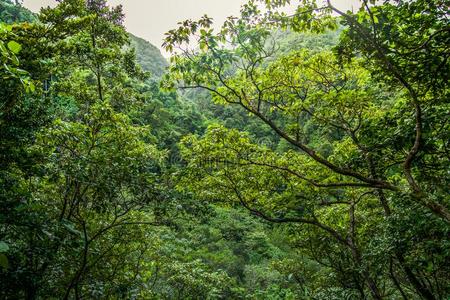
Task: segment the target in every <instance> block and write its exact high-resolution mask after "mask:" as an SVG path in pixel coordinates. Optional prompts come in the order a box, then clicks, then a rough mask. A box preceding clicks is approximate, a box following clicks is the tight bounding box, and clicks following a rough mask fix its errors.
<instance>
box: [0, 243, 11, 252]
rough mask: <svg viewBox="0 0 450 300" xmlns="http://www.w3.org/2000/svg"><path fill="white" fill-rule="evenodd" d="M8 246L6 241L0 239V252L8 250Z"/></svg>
mask: <svg viewBox="0 0 450 300" xmlns="http://www.w3.org/2000/svg"><path fill="white" fill-rule="evenodd" d="M8 250H9V246H8V244H7V243H5V242H3V241H0V253H1V252H8Z"/></svg>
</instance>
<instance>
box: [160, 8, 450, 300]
mask: <svg viewBox="0 0 450 300" xmlns="http://www.w3.org/2000/svg"><path fill="white" fill-rule="evenodd" d="M305 3H307V4H306V5H303V6H300V7H299V8H298V10H297V12H296V14H295V15H294V16H286V15H283V14H282V13H278V12H277V10H276V8H277V7H278V6H279V5H282V4H284V1H276V2H275V1H274V2H269V1H268V3H267V4H268V8H269V9H270V12H269V13H265V14H264V15H263V14H262V13H261V12H260V11H259V8H258V6H257V5H256V4H255V3H254V2H250V3H249V4H247V5H245V6H244V7H243V9H242V12H241V18H238V19H236V18H230V19H228V20H227V21H226V22H225V24H224V26H223V27H222V29H221V30H220V32H218V33H216V34H215V33H214V32H213V31H212V30H211V29H209V28H210V23H211V20H210V19H209V18H207V17H204V18H202V19H201V20H199V21H198V22H195V21H186V22H184V23H182V24H181V26H180V28H179V29H176V30H172V31H170V32H169V33H168V34H167V38H166V47H167V49H168V50H172V49H178V50H181V51H179V52H178V54H176V55H175V56H174V57H173V59H172V66H171V74H170V75H169V76H168V78H167V84H166V85H167V86H168V87H171V86H176V84H178V85H179V86H181V87H182V88H203V89H205V90H208V91H210V92H211V93H212V95H213V98H214V100H215V101H216V102H217V103H221V104H223V105H234V106H239V107H241V109H242V110H244V111H246V112H248V113H249V114H251V115H253V116H255V117H256V118H258V119H259V120H260V121H261V122H262V123H264V124H265V125H266V126H268V127H269V128H271V130H272V131H273V132H274V133H276V134H277V135H278V136H279V137H280V138H281V139H282V140H283V141H284V142H285V143H287V145H288V147H284V148H278V149H277V148H274V147H267V146H266V147H265V146H260V145H257V144H255V142H254V141H252V140H251V138H250V137H249V136H247V135H245V134H241V133H239V132H237V131H234V130H231V131H229V130H227V129H225V128H223V127H220V126H219V127H217V126H213V127H211V128H210V129H209V130H208V132H207V134H206V135H205V136H204V138H202V139H198V138H195V137H192V138H188V139H186V140H185V142H184V150H183V151H184V157H185V158H186V160H187V162H188V166H189V170H190V171H191V173H190V174H189V175H188V177H187V178H188V180H187V182H186V185H187V186H188V187H189V188H190V189H192V190H193V191H196V192H197V193H198V194H199V195H201V196H203V197H204V198H206V199H210V200H217V199H221V200H227V201H232V202H233V203H238V204H240V205H242V206H244V207H245V208H247V209H248V210H249V211H250V212H252V213H253V214H255V215H257V216H260V217H261V218H263V219H265V220H267V221H270V222H274V223H299V224H305V225H309V226H312V227H315V228H317V229H319V230H321V232H322V234H320V235H323V233H325V235H326V236H328V237H329V238H332V240H333V241H334V243H335V244H336V247H337V248H335V250H333V251H338V250H337V249H340V250H339V251H345V252H344V253H346V254H342V255H338V257H343V256H344V255H345V256H347V257H348V258H350V259H351V261H352V262H351V264H352V265H353V267H352V268H353V269H352V270H345V269H344V270H342V269H339V268H337V266H336V265H335V264H340V263H341V262H339V261H337V260H336V259H333V260H332V259H330V260H331V265H332V266H333V268H335V269H336V272H338V273H339V274H341V275H343V276H353V277H354V278H356V283H357V284H356V285H355V287H358V286H359V287H361V286H362V285H361V283H364V285H365V288H364V287H363V288H362V290H361V288H359V293H360V295H361V296H362V295H364V294H365V293H366V291H365V289H367V290H368V291H369V292H370V294H371V296H372V297H373V298H375V299H381V298H384V297H387V296H388V295H391V294H392V293H394V294H398V295H400V296H401V295H405V291H404V289H403V288H402V287H401V286H402V285H404V284H407V285H409V286H411V287H412V288H414V289H415V291H416V293H418V294H420V295H421V296H422V297H424V298H427V299H436V298H439V297H441V296H440V295H443V294H445V293H447V292H446V291H445V288H444V289H440V288H439V287H438V286H440V285H441V283H439V282H440V281H441V280H443V278H445V277H446V275H445V273H446V272H447V271H444V273H441V274H436V273H435V275H431V274H430V275H429V276H434V277H435V278H436V282H434V283H433V282H424V281H423V280H424V279H423V277H422V275H420V274H424V272H426V271H425V270H424V269H423V268H422V267H421V265H420V264H419V263H418V262H417V261H414V260H411V258H405V257H407V256H408V255H409V254H408V253H412V252H414V251H420V252H422V251H425V252H426V253H428V254H427V255H431V256H427V258H426V259H425V260H426V261H433V260H435V259H437V260H440V258H441V257H442V256H441V255H444V256H445V254H443V252H442V251H443V249H444V248H442V247H444V244H445V243H442V239H444V240H445V239H446V238H445V234H446V232H447V230H448V220H449V218H448V208H447V207H448V201H447V200H446V197H445V196H444V195H445V192H444V190H446V189H447V188H446V186H448V185H446V184H445V183H446V182H447V181H448V176H447V175H446V174H444V173H440V171H444V170H446V169H448V157H446V155H445V154H444V153H445V150H443V149H444V148H445V147H446V146H444V144H445V143H443V142H442V139H441V134H442V132H444V131H446V129H444V128H445V127H446V125H444V127H442V126H441V125H442V119H443V115H441V114H440V112H443V111H445V110H446V109H445V107H446V106H447V105H446V104H444V103H442V102H440V101H439V100H437V99H445V98H443V96H442V95H446V93H447V89H446V86H445V85H439V82H445V80H444V78H445V77H444V76H445V74H446V73H445V72H446V71H443V72H442V71H437V70H438V68H437V66H439V65H442V64H447V60H446V58H445V57H446V51H447V50H446V49H447V48H446V47H445V41H446V38H442V37H441V34H442V35H444V34H445V33H446V32H447V31H446V30H445V26H446V25H445V23H444V22H443V21H442V18H443V17H442V14H440V11H442V7H443V6H442V5H441V4H440V3H437V2H436V4H435V7H434V8H433V9H434V10H432V12H431V13H430V14H428V15H427V16H426V18H427V21H426V22H423V23H424V24H425V26H424V27H427V28H433V29H432V30H431V32H432V33H431V34H428V36H425V37H420V38H418V39H416V41H418V44H419V46H420V45H422V44H423V43H425V45H423V47H426V46H427V45H428V43H431V44H433V46H432V48H433V50H430V51H429V52H428V54H430V55H431V56H434V57H436V58H435V60H434V61H435V62H436V63H437V65H435V67H433V69H432V70H433V71H434V72H435V73H432V74H434V76H435V77H434V78H436V79H437V80H436V81H435V82H432V81H429V80H428V81H426V78H425V76H420V77H417V76H416V75H414V74H413V73H411V72H410V71H408V68H411V70H412V69H413V65H414V66H415V65H417V64H420V63H424V64H425V63H427V64H428V63H429V62H430V60H433V59H432V58H430V57H429V56H426V57H427V58H426V59H424V58H423V56H422V55H419V56H418V57H417V60H411V58H410V59H409V60H406V59H404V58H401V57H396V56H395V51H397V49H396V48H395V49H393V48H391V50H392V51H391V52H392V53H393V54H390V53H389V52H386V51H385V50H383V49H385V48H382V47H381V45H389V42H388V41H387V38H386V37H387V36H388V33H385V34H384V36H383V35H381V34H379V33H378V32H379V31H380V29H379V28H378V27H381V26H385V27H386V26H388V25H386V24H393V22H395V20H397V19H396V18H400V15H405V14H407V15H408V18H402V19H401V21H403V22H405V28H414V27H415V26H416V25H414V21H409V20H410V19H412V20H414V13H417V11H420V10H421V9H422V10H424V9H425V4H424V3H422V2H421V1H417V2H416V1H414V2H413V3H411V4H410V3H409V2H408V3H403V2H399V3H398V4H397V5H394V4H391V3H386V4H385V5H380V6H373V5H369V4H368V3H366V2H363V4H365V5H364V6H363V7H362V9H361V12H359V13H358V15H352V14H350V13H345V14H344V13H342V12H339V11H338V10H337V9H336V8H334V7H333V6H332V5H331V4H330V3H328V5H327V6H326V7H318V6H317V5H316V4H315V3H313V2H305ZM331 11H335V12H337V13H340V14H341V15H342V20H343V22H344V25H346V26H349V27H348V29H346V30H345V31H344V33H343V35H342V38H341V42H340V44H339V45H338V46H337V48H336V53H337V54H338V55H336V56H333V54H332V53H326V52H324V53H319V54H314V53H310V52H308V51H304V50H300V51H298V50H296V51H293V52H291V53H289V54H287V55H284V56H281V57H279V55H278V54H277V44H276V40H274V39H273V38H272V30H274V29H276V28H278V27H283V26H288V27H290V28H291V29H293V30H314V31H323V30H324V29H326V28H333V27H335V25H334V24H335V22H336V21H335V20H334V19H333V18H331V17H330V15H329V12H331ZM383 11H385V13H382V12H383ZM394 11H395V13H394ZM374 12H379V15H376V18H375V15H374ZM394 15H395V16H396V17H394ZM422 21H423V20H422ZM422 21H420V22H422ZM368 24H369V25H370V24H371V25H372V27H370V28H369V29H368V28H367V27H368ZM383 24H385V25H383ZM389 26H390V25H389ZM443 26H444V27H443ZM390 27H392V26H390ZM390 27H389V28H390ZM396 28H400V27H396ZM436 28H438V29H436ZM372 29H373V30H372ZM356 30H359V31H356ZM383 30H385V31H386V29H383ZM426 30H427V29H423V30H422V29H421V30H420V32H421V33H422V34H423V33H424V32H426ZM435 30H437V31H438V33H436V34H433V33H434V32H435ZM356 33H357V34H356ZM409 34H411V33H409ZM355 35H357V36H358V38H356V37H355ZM192 38H195V39H196V40H197V41H198V43H199V46H200V49H199V50H198V51H192V50H189V49H188V48H184V45H185V43H186V42H188V41H189V40H190V39H192ZM404 38H405V39H406V38H407V35H406V34H405V36H404ZM428 40H429V42H426V41H428ZM420 41H422V42H420ZM355 45H356V46H355ZM404 45H405V46H406V45H407V43H406V42H405V43H404ZM358 47H359V48H358ZM364 47H365V48H364ZM383 47H384V46H383ZM345 49H346V50H349V49H355V50H356V51H357V54H358V55H359V54H362V55H360V56H362V57H360V58H358V57H357V56H358V55H354V54H353V56H348V55H347V56H344V55H341V54H342V53H346V52H345V51H344V50H345ZM347 53H348V51H347ZM352 53H354V52H352ZM403 55H404V57H405V54H403ZM441 57H443V58H441ZM344 58H347V59H344ZM421 59H424V60H423V62H420V60H421ZM402 63H403V64H407V65H408V66H403V65H402ZM409 66H410V67H409ZM396 70H397V71H396ZM400 70H401V72H400ZM439 70H440V69H439ZM403 72H404V73H403ZM405 74H408V76H409V77H406V75H405ZM376 75H381V78H383V80H380V76H376ZM439 78H441V79H439ZM174 83H175V84H174ZM418 88H420V89H421V90H422V91H421V92H419V91H418ZM432 91H434V92H432ZM430 93H436V94H435V95H436V97H433V96H431V94H430ZM419 94H420V95H421V96H420V97H421V98H420V99H421V100H420V99H419V98H418V95H419ZM438 95H439V96H438ZM426 99H435V100H437V102H434V101H433V100H430V101H428V103H427V104H426V107H427V110H429V111H430V112H433V113H431V114H430V115H429V117H430V118H429V119H428V118H427V121H425V118H424V117H423V115H422V113H421V111H422V109H423V107H422V105H425V103H422V102H423V101H425V100H426ZM424 107H425V106H424ZM424 122H425V123H426V124H427V128H429V130H428V131H427V137H428V138H427V140H429V142H428V143H431V144H434V142H433V141H435V140H439V142H437V144H434V146H431V145H430V148H427V147H425V146H423V147H422V146H420V145H426V144H427V142H426V141H425V140H424V135H423V134H422V133H423V128H424V124H425V123H424ZM433 124H434V125H433ZM444 124H446V122H445V121H444ZM428 126H429V127H428ZM432 128H434V129H432ZM437 128H440V129H439V133H438V132H437V131H436V129H437ZM414 135H415V136H416V137H415V138H412V140H413V141H414V143H413V144H411V143H410V141H411V139H410V137H411V136H414ZM422 143H423V144H422ZM404 149H408V150H407V151H404ZM432 149H433V150H432ZM438 149H439V150H438ZM418 157H424V158H425V157H427V159H429V158H431V157H433V159H432V161H433V162H434V163H435V164H434V165H433V166H431V165H429V166H428V167H427V166H426V165H427V164H426V163H420V160H419V158H418ZM428 168H431V169H433V170H435V171H436V172H439V179H438V181H435V180H434V177H433V176H429V175H430V174H428V176H427V175H425V173H427V171H426V170H427V169H428ZM444 172H445V171H444ZM194 178H195V180H194ZM418 178H421V179H420V184H418V183H417V180H418ZM430 182H434V183H433V184H430ZM438 182H439V183H438ZM434 184H437V185H439V186H440V187H439V188H438V187H436V186H435V185H434ZM377 203H378V204H377ZM371 207H376V209H375V211H374V212H373V213H374V215H375V216H377V215H378V216H379V217H370V216H368V215H366V213H365V211H370V210H371ZM405 208H406V211H408V213H407V214H406V215H404V216H403V217H399V215H401V214H402V212H403V211H405ZM428 212H432V213H433V214H434V216H429V214H428ZM414 218H415V219H416V220H423V223H422V221H421V222H419V223H420V224H416V225H415V226H413V228H414V229H413V230H412V232H415V233H416V234H418V235H420V236H421V238H423V239H426V240H429V241H430V243H432V244H433V245H434V246H435V247H437V248H439V249H440V250H439V251H436V252H435V253H433V254H431V253H430V252H428V250H425V249H424V248H422V245H411V244H409V243H407V242H406V240H405V237H406V235H404V233H401V229H400V227H401V226H407V225H406V223H408V224H409V223H410V222H411V221H412V220H413V219H414ZM405 222H406V223H405ZM400 223H403V224H401V225H400ZM344 224H346V225H344ZM433 224H434V225H433ZM437 224H440V225H437ZM398 226H400V227H398ZM429 226H431V227H433V228H436V229H437V228H441V229H442V230H440V229H438V231H439V232H440V233H439V234H437V236H438V237H437V236H433V235H427V234H425V235H424V231H423V228H426V227H429ZM388 228H390V229H392V228H396V229H395V232H396V234H397V236H395V237H393V240H390V239H389V238H388V240H386V239H385V238H383V237H382V236H379V235H377V234H376V232H377V230H379V233H381V232H385V231H384V230H387V229H388ZM409 233H411V232H409ZM409 233H408V234H409ZM408 234H407V235H408ZM436 237H437V238H436ZM320 240H321V239H320V238H319V241H320ZM375 240H384V242H383V243H386V244H384V245H383V246H384V247H385V248H384V250H383V251H387V252H388V253H390V254H389V255H390V257H391V258H390V259H391V260H393V261H394V267H395V268H398V269H395V270H394V271H392V264H391V265H389V264H388V262H389V260H388V261H386V260H384V261H383V259H382V258H381V257H380V256H378V255H375V254H374V253H377V252H379V251H380V250H379V249H377V247H375V248H374V247H372V246H373V245H374V243H375V242H374V241H375ZM400 249H401V250H400ZM413 249H415V250H413ZM425 252H422V253H425ZM309 255H310V256H312V257H313V253H311V252H309ZM424 255H425V254H424ZM432 257H433V258H432ZM390 268H391V271H390ZM437 269H440V270H442V271H443V270H448V265H446V264H443V265H440V266H439V267H438V266H437V265H435V266H434V267H431V268H430V270H433V271H431V272H432V273H434V272H435V271H437ZM389 273H391V274H389ZM352 274H353V275H352ZM355 274H356V275H355ZM382 274H384V275H382ZM355 276H356V277H355ZM399 281H401V283H399ZM444 281H445V280H444ZM380 282H383V284H381V283H380ZM405 282H406V283H405ZM385 284H388V286H390V288H387V289H385V290H382V288H381V286H383V285H385ZM357 289H358V288H357Z"/></svg>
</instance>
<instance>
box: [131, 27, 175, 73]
mask: <svg viewBox="0 0 450 300" xmlns="http://www.w3.org/2000/svg"><path fill="white" fill-rule="evenodd" d="M129 35H130V39H131V45H132V46H133V47H134V48H135V49H136V60H137V61H138V63H139V64H140V65H141V66H142V68H143V69H144V70H145V71H147V72H150V73H151V76H152V77H156V78H159V77H161V76H162V74H163V73H164V69H165V68H166V67H167V66H168V63H167V61H166V59H165V58H164V57H163V56H162V55H161V52H160V51H159V49H158V48H157V47H156V46H154V45H152V44H151V43H149V42H148V41H146V40H144V39H142V38H140V37H137V36H135V35H133V34H131V33H130V34H129Z"/></svg>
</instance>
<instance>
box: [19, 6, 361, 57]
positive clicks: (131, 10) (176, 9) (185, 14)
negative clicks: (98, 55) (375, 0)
mask: <svg viewBox="0 0 450 300" xmlns="http://www.w3.org/2000/svg"><path fill="white" fill-rule="evenodd" d="M245 2H247V0H108V3H109V4H110V5H112V6H114V5H118V4H122V6H123V9H124V12H125V26H126V28H127V30H128V31H129V32H131V33H133V34H134V35H136V36H139V37H141V38H143V39H145V40H147V41H149V42H150V43H152V44H153V45H155V46H157V47H159V48H161V44H162V40H163V38H164V33H165V32H167V31H169V30H170V29H174V28H176V27H177V22H179V21H183V20H185V19H198V18H199V17H201V16H203V15H204V14H207V15H208V16H210V17H212V18H213V19H214V23H215V24H217V25H221V24H222V23H223V21H224V20H225V18H226V17H228V16H230V15H235V16H237V15H238V14H239V9H240V6H241V5H242V4H244V3H245ZM292 2H293V3H298V1H292ZM319 2H320V1H319ZM332 3H333V4H334V5H335V6H336V7H339V8H340V9H343V10H347V9H352V7H354V8H355V9H356V8H357V7H359V5H358V3H359V1H358V0H333V1H332ZM23 4H24V6H26V7H27V8H29V9H30V10H32V11H34V12H37V11H39V9H40V8H41V7H45V6H49V5H50V6H54V5H55V4H56V1H55V0H24V1H23ZM164 54H165V53H164Z"/></svg>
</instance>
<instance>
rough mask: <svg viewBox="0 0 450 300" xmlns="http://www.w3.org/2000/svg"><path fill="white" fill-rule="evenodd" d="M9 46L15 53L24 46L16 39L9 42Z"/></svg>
mask: <svg viewBox="0 0 450 300" xmlns="http://www.w3.org/2000/svg"><path fill="white" fill-rule="evenodd" d="M8 48H9V50H11V51H12V52H13V53H14V54H17V53H19V52H20V50H22V46H21V45H20V44H19V43H18V42H16V41H10V42H8Z"/></svg>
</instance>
